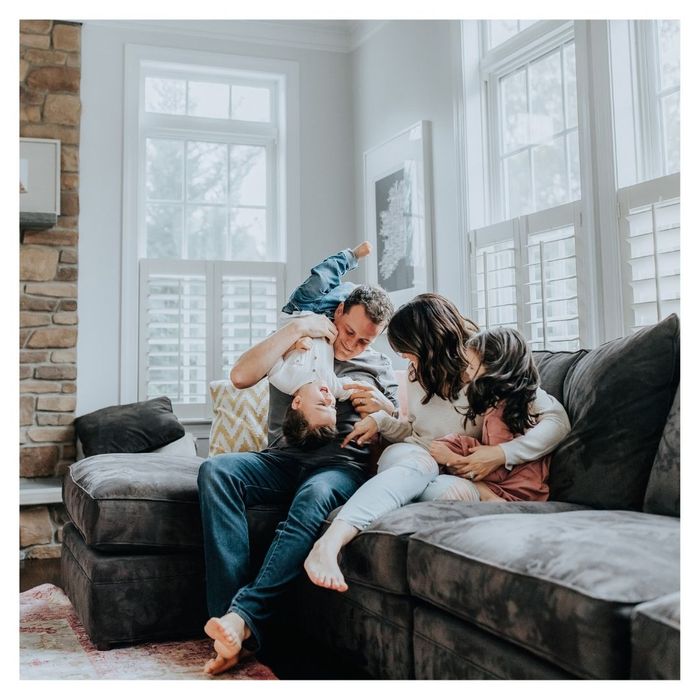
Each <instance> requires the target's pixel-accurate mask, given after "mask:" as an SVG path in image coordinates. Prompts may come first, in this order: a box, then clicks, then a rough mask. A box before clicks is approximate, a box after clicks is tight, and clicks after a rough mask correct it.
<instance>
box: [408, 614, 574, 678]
mask: <svg viewBox="0 0 700 700" xmlns="http://www.w3.org/2000/svg"><path fill="white" fill-rule="evenodd" d="M413 620H414V622H413V655H414V658H415V670H416V680H425V681H432V680H445V681H457V680H501V679H509V680H542V679H546V680H565V679H570V678H573V676H572V675H571V674H568V673H566V672H565V671H564V670H562V669H561V668H559V667H558V666H555V665H554V664H552V663H549V662H547V661H545V660H543V659H540V658H539V657H537V656H535V655H534V654H531V653H529V652H527V651H525V650H524V649H522V648H520V647H518V646H516V645H515V644H511V643H510V642H507V641H505V640H502V639H499V638H498V637H497V636H496V635H493V634H489V633H488V632H484V631H483V630H481V629H479V628H478V627H475V626H474V625H469V624H465V623H464V622H462V621H461V620H459V619H457V618H455V617H453V616H452V615H448V614H447V613H444V612H442V611H441V610H438V609H437V608H435V607H433V606H431V605H422V604H420V603H418V604H417V605H416V607H415V610H414V616H413Z"/></svg>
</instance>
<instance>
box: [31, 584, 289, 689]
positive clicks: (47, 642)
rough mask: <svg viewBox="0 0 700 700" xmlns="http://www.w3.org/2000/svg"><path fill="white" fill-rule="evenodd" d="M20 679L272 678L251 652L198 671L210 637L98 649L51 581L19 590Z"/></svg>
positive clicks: (207, 654)
mask: <svg viewBox="0 0 700 700" xmlns="http://www.w3.org/2000/svg"><path fill="white" fill-rule="evenodd" d="M19 599H20V678H21V679H22V680H82V679H93V680H100V679H105V680H106V679H129V680H134V679H141V680H146V679H147V680H179V679H183V680H184V679H187V680H232V681H247V680H276V679H277V677H276V676H275V674H274V673H272V671H271V670H270V669H269V668H268V667H267V666H265V665H263V664H261V663H260V662H259V661H257V660H256V659H255V658H254V657H249V658H247V659H245V660H244V661H242V662H241V663H240V664H238V665H237V666H235V667H234V668H233V669H231V671H229V672H227V673H223V674H221V675H219V676H209V675H208V674H206V673H204V672H203V671H202V668H203V667H204V664H205V663H206V661H207V659H209V658H211V656H213V651H212V645H211V640H210V639H208V638H206V637H205V638H204V639H195V640H191V641H184V642H183V641H178V642H159V643H149V644H139V645H137V646H132V647H122V648H118V649H110V650H109V651H99V650H98V649H96V648H95V647H94V646H93V644H92V643H91V642H90V639H89V638H88V636H87V634H86V632H85V629H84V628H83V626H82V624H81V623H80V620H79V619H78V616H77V615H76V613H75V611H74V610H73V606H72V605H71V602H70V600H68V598H67V597H66V594H65V593H64V592H63V591H62V590H61V589H60V588H57V587H56V586H53V585H51V584H50V583H46V584H43V585H41V586H37V587H36V588H32V589H31V590H29V591H25V592H24V593H20V597H19Z"/></svg>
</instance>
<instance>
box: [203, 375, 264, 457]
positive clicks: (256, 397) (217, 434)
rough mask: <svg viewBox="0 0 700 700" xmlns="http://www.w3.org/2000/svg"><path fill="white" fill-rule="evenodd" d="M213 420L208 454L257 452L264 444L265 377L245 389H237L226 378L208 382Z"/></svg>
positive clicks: (262, 448) (211, 455)
mask: <svg viewBox="0 0 700 700" xmlns="http://www.w3.org/2000/svg"><path fill="white" fill-rule="evenodd" d="M209 393H210V394H211V398H212V404H213V408H214V420H213V421H212V424H211V432H210V434H209V456H210V457H213V456H214V455H219V454H224V453H226V452H259V451H260V450H264V449H265V448H266V447H267V409H268V402H269V395H270V392H269V391H268V384H267V379H261V380H260V381H259V382H258V383H257V384H256V385H255V386H251V387H250V388H248V389H236V388H235V387H234V386H233V384H231V382H230V381H229V380H228V379H222V380H220V381H216V382H211V384H209Z"/></svg>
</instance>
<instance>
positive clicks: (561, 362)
mask: <svg viewBox="0 0 700 700" xmlns="http://www.w3.org/2000/svg"><path fill="white" fill-rule="evenodd" d="M587 352H588V350H577V351H576V352H563V351H562V352H550V351H549V350H536V351H535V352H533V353H532V355H533V357H534V358H535V364H536V365H537V371H538V372H539V373H540V385H541V386H542V388H543V389H544V390H545V391H546V392H547V393H548V394H549V395H550V396H553V397H554V398H555V399H557V401H559V402H560V403H564V381H565V380H566V375H567V374H568V373H569V370H571V368H572V367H573V366H574V365H575V364H576V363H577V362H578V361H579V360H580V359H581V358H582V357H583V356H584V355H585V354H586V353H587Z"/></svg>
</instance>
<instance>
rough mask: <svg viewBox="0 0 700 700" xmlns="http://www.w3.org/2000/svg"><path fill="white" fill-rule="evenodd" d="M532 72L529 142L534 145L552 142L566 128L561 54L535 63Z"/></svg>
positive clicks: (551, 55) (532, 65)
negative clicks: (553, 136)
mask: <svg viewBox="0 0 700 700" xmlns="http://www.w3.org/2000/svg"><path fill="white" fill-rule="evenodd" d="M529 70H530V112H531V114H532V116H533V117H535V119H534V120H532V122H531V129H530V132H531V133H530V139H531V142H532V143H543V142H545V141H549V140H550V139H551V137H552V135H553V134H554V133H555V132H557V131H561V130H562V129H563V127H564V105H563V102H562V75H561V58H560V53H559V51H556V52H554V53H551V54H549V55H548V56H545V57H544V58H540V59H539V60H537V61H534V62H533V63H531V64H530V66H529Z"/></svg>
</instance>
